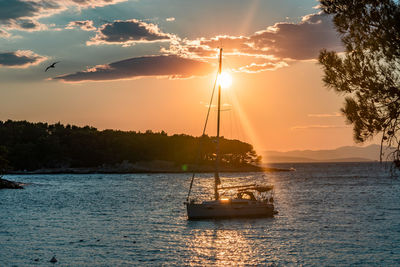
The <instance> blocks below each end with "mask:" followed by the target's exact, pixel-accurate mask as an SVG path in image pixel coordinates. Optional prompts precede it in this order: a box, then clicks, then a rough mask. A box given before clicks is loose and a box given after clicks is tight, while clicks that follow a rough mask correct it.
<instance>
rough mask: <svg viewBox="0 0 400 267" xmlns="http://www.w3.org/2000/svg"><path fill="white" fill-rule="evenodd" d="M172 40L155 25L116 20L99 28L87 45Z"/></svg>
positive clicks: (134, 20)
mask: <svg viewBox="0 0 400 267" xmlns="http://www.w3.org/2000/svg"><path fill="white" fill-rule="evenodd" d="M172 38H173V36H172V35H171V34H168V33H163V32H162V31H161V30H160V29H159V28H158V26H157V25H155V24H152V23H147V22H144V21H139V20H136V19H131V20H125V21H122V20H116V21H114V22H112V23H107V24H104V25H103V26H101V27H100V28H99V30H98V33H97V35H96V36H95V37H94V38H92V39H91V40H90V41H89V42H87V44H88V45H99V44H124V45H128V44H134V43H149V42H162V41H169V40H171V39H172Z"/></svg>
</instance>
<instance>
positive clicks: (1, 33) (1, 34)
mask: <svg viewBox="0 0 400 267" xmlns="http://www.w3.org/2000/svg"><path fill="white" fill-rule="evenodd" d="M10 36H11V34H10V33H8V32H6V31H5V30H2V29H0V38H8V37H10Z"/></svg>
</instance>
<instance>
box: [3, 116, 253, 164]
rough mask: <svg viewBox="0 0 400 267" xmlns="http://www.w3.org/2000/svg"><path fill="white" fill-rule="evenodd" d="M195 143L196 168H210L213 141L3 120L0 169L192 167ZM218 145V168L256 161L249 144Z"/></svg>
mask: <svg viewBox="0 0 400 267" xmlns="http://www.w3.org/2000/svg"><path fill="white" fill-rule="evenodd" d="M200 142H201V143H202V145H201V153H200V157H199V163H200V164H202V165H208V164H214V159H215V147H216V143H215V137H209V136H203V137H193V136H190V135H185V134H180V135H171V136H169V135H167V133H165V132H164V131H162V132H152V131H150V130H148V131H146V132H135V131H118V130H103V131H99V130H97V129H96V128H93V127H90V126H85V127H78V126H74V125H69V124H68V125H63V124H61V123H56V124H47V123H42V122H39V123H31V122H27V121H12V120H7V121H4V122H3V121H0V169H3V170H4V169H6V168H7V169H8V170H28V171H29V170H37V169H44V168H46V169H47V168H86V167H98V166H104V165H113V164H118V163H121V162H124V161H128V162H130V163H135V162H138V161H153V160H163V161H170V162H174V163H175V164H176V165H182V164H194V163H195V162H196V158H197V156H196V155H197V154H198V152H197V151H198V147H199V143H200ZM220 142H221V143H220V151H221V164H222V165H225V166H248V165H249V164H254V163H258V162H260V160H261V157H260V156H258V155H257V154H256V152H255V151H254V149H253V147H252V146H251V145H250V144H248V143H244V142H241V141H238V140H228V139H225V138H221V139H220Z"/></svg>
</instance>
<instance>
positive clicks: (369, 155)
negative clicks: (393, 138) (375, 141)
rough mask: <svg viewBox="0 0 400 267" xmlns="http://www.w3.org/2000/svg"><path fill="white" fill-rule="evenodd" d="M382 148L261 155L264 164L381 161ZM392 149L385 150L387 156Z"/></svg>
mask: <svg viewBox="0 0 400 267" xmlns="http://www.w3.org/2000/svg"><path fill="white" fill-rule="evenodd" d="M380 149H381V147H380V146H379V145H369V146H366V147H357V146H344V147H339V148H337V149H332V150H293V151H287V152H279V151H264V152H261V153H260V154H261V155H262V157H263V162H266V163H280V162H363V161H377V160H379V154H380ZM390 150H391V149H390V148H388V147H385V148H384V151H385V154H388V153H389V151H390Z"/></svg>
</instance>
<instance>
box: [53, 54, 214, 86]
mask: <svg viewBox="0 0 400 267" xmlns="http://www.w3.org/2000/svg"><path fill="white" fill-rule="evenodd" d="M213 70H214V69H213V68H212V67H211V65H210V64H208V63H206V62H202V61H199V60H194V59H189V58H183V57H179V56H175V55H169V56H168V55H161V56H145V57H136V58H129V59H125V60H121V61H117V62H113V63H110V64H106V65H99V66H95V67H94V68H89V69H87V70H85V71H80V72H76V73H72V74H66V75H62V76H58V77H55V78H54V79H58V80H62V81H65V82H83V81H109V80H121V79H134V78H140V77H145V76H159V77H170V78H188V77H191V76H203V75H207V74H209V73H210V72H211V71H213Z"/></svg>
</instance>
